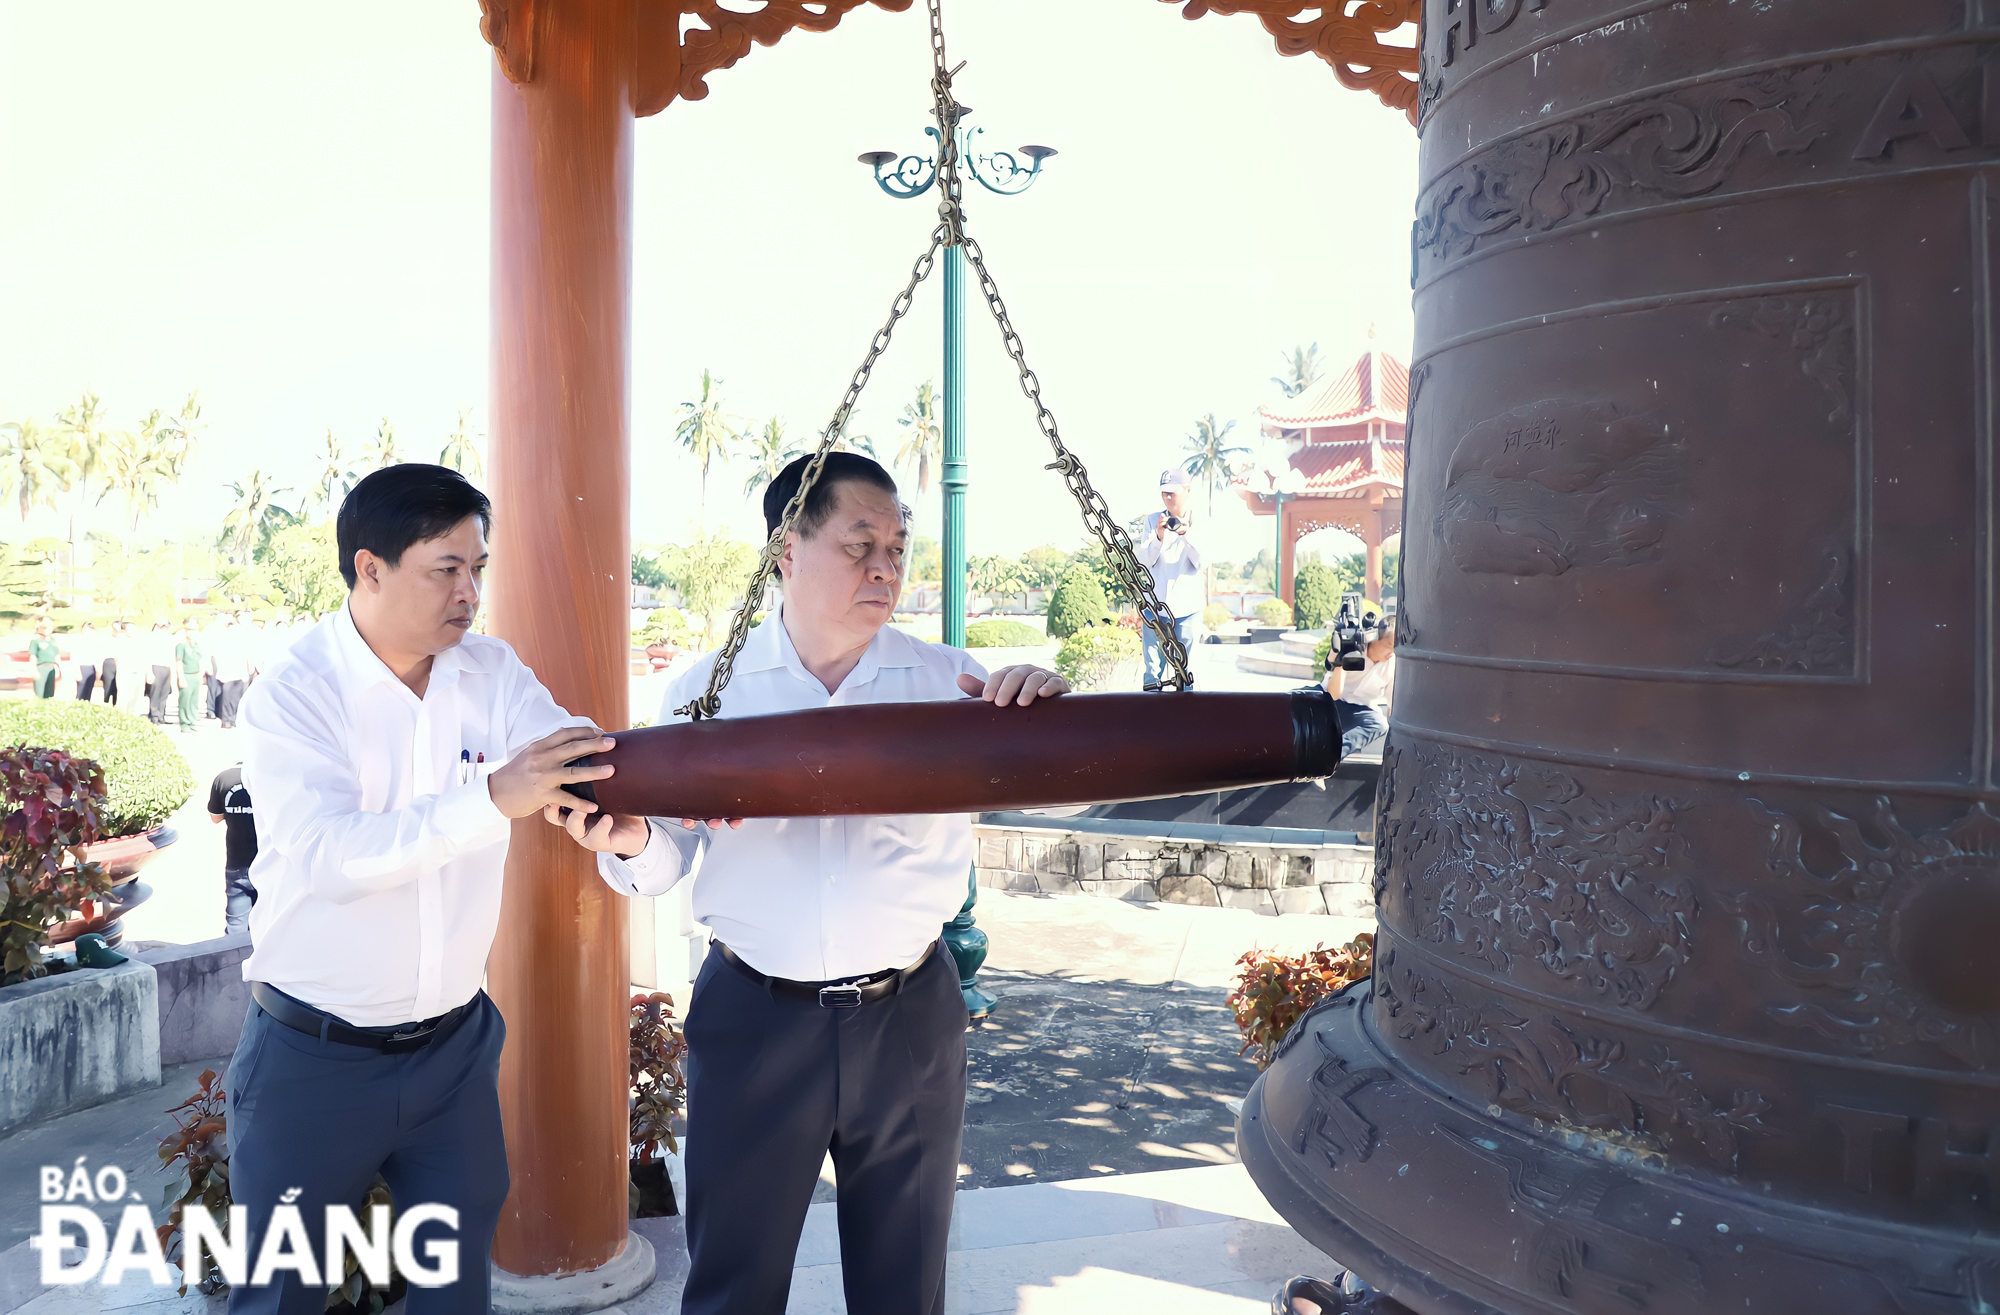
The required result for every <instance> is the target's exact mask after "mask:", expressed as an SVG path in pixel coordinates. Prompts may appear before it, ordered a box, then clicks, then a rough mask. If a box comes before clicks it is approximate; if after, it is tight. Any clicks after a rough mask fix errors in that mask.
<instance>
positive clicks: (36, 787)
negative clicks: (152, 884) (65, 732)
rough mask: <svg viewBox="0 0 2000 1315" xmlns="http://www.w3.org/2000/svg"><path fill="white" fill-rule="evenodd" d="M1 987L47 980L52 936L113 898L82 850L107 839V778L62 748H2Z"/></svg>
mask: <svg viewBox="0 0 2000 1315" xmlns="http://www.w3.org/2000/svg"><path fill="white" fill-rule="evenodd" d="M0 805H4V806H5V809H6V818H5V820H4V821H0V879H4V881H5V886H4V887H0V896H4V898H0V947H4V949H5V952H6V957H5V960H4V965H0V984H4V985H8V986H11V985H13V984H14V983H15V982H22V981H26V980H28V979H29V978H31V977H40V976H42V975H43V974H44V973H45V972H46V971H47V969H45V968H44V967H43V966H42V947H43V946H44V945H46V944H47V943H48V929H49V927H51V926H52V925H54V924H56V923H59V922H62V921H63V920H65V919H67V918H72V917H75V916H76V915H77V914H78V913H81V912H82V911H83V903H84V901H85V900H89V899H102V898H103V897H104V896H106V895H108V894H110V893H111V879H110V878H109V877H108V876H106V875H105V872H104V869H103V868H101V867H99V866H98V865H97V864H95V863H88V862H85V861H84V860H83V852H82V851H83V846H85V845H87V844H89V843H90V842H91V841H93V840H96V839H97V838H99V837H100V836H102V835H103V834H105V833H104V831H103V828H102V824H101V822H100V814H99V810H100V809H102V808H103V806H104V774H103V772H102V771H101V770H100V769H99V768H98V766H97V764H96V763H93V762H90V761H88V760H87V759H83V758H76V757H72V756H71V755H69V754H67V753H64V752H63V751H62V750H60V749H37V748H25V747H22V748H13V749H0Z"/></svg>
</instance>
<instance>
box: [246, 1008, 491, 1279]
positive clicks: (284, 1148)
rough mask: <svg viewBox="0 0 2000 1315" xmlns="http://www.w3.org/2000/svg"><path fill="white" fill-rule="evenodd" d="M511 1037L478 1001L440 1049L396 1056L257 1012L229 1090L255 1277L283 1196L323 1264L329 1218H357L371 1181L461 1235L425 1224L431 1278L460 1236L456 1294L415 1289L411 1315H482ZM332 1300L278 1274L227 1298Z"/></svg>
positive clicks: (421, 1243) (420, 1255) (419, 1241)
mask: <svg viewBox="0 0 2000 1315" xmlns="http://www.w3.org/2000/svg"><path fill="white" fill-rule="evenodd" d="M506 1036H507V1025H506V1023H505V1022H503V1021H502V1020H501V1017H500V1010H499V1008H498V1006H496V1005H495V1004H494V1003H493V1002H492V1001H491V1000H489V999H487V997H486V993H485V992H484V991H482V992H480V993H479V994H478V995H477V996H475V997H473V1001H472V1006H471V1008H470V1009H468V1010H467V1011H466V1014H465V1016H464V1017H463V1018H462V1019H460V1020H459V1022H458V1024H457V1026H456V1027H454V1028H453V1029H452V1031H451V1033H450V1034H449V1035H448V1036H446V1037H444V1038H443V1039H442V1040H439V1041H435V1042H433V1043H431V1044H430V1045H428V1046H426V1047H424V1048H423V1049H422V1050H413V1051H410V1052H408V1053H406V1054H395V1055H392V1054H384V1053H383V1052H382V1051H380V1050H375V1049H373V1048H371V1047H367V1046H349V1045H342V1044H341V1043H339V1042H337V1041H322V1040H320V1039H319V1038H317V1037H312V1036H307V1035H306V1034H305V1033H303V1032H297V1031H294V1030H292V1029H291V1028H289V1027H286V1026H285V1025H284V1024H283V1023H280V1022H278V1021H277V1020H275V1019H273V1018H272V1017H271V1016H270V1015H269V1014H266V1013H265V1012H264V1011H263V1010H262V1009H260V1008H259V1007H257V1006H256V1005H255V1004H252V1005H251V1006H250V1016H249V1018H248V1019H247V1020H246V1021H245V1022H244V1025H243V1036H242V1039H241V1040H239V1041H238V1042H237V1043H236V1054H235V1057H234V1058H232V1059H231V1060H230V1062H229V1074H228V1077H227V1079H226V1082H225V1087H224V1090H226V1091H227V1092H228V1093H229V1149H230V1155H229V1185H230V1192H231V1196H232V1199H233V1200H234V1202H235V1204H237V1205H241V1206H245V1207H247V1208H248V1211H249V1220H248V1223H249V1227H250V1251H249V1255H250V1265H251V1268H252V1269H253V1270H254V1268H255V1265H256V1259H257V1255H258V1253H259V1252H260V1251H261V1250H262V1248H263V1237H264V1230H265V1227H266V1225H267V1224H268V1223H269V1221H270V1215H271V1210H272V1209H273V1208H274V1207H275V1206H276V1205H277V1204H278V1201H279V1199H280V1197H281V1196H283V1195H285V1194H286V1193H288V1192H290V1191H292V1190H294V1189H296V1190H297V1191H298V1193H299V1194H298V1195H297V1196H296V1197H293V1198H291V1199H292V1201H293V1203H294V1204H296V1205H298V1206H299V1208H300V1213H301V1215H302V1216H303V1218H304V1222H305V1224H306V1228H307V1230H308V1232H309V1233H310V1234H311V1237H312V1245H313V1254H314V1256H315V1257H318V1258H320V1259H322V1260H323V1259H324V1257H325V1246H326V1240H325V1228H326V1207H327V1206H328V1205H330V1204H337V1205H348V1206H359V1205H360V1203H361V1199H362V1197H364V1196H366V1195H367V1193H368V1186H369V1184H370V1183H372V1182H374V1181H375V1175H376V1174H377V1173H380V1174H381V1175H382V1176H383V1177H384V1178H385V1179H386V1180H387V1181H388V1183H389V1192H390V1195H391V1196H392V1197H394V1199H395V1203H396V1206H397V1208H398V1209H407V1208H408V1207H410V1206H413V1205H421V1204H424V1203H426V1202H433V1201H434V1202H437V1203H438V1204H440V1205H448V1206H452V1207H455V1208H456V1209H457V1210H458V1231H457V1233H456V1234H453V1233H452V1232H451V1230H449V1229H447V1228H446V1227H444V1226H443V1225H442V1224H438V1223H430V1224H425V1225H424V1226H423V1227H422V1228H421V1229H420V1230H419V1231H418V1233H417V1235H416V1238H415V1246H414V1248H413V1250H414V1251H415V1253H416V1257H417V1259H418V1261H419V1262H420V1263H423V1264H426V1265H428V1264H430V1263H432V1262H431V1261H430V1260H429V1259H428V1254H427V1250H426V1245H425V1244H426V1243H427V1242H429V1241H430V1240H432V1239H434V1238H435V1239H445V1238H450V1237H453V1236H455V1237H456V1238H457V1241H458V1273H459V1279H458V1282H456V1283H453V1284H450V1285H448V1286H445V1287H434V1288H422V1287H417V1286H415V1285H414V1284H413V1285H412V1286H411V1287H410V1290H409V1299H408V1302H407V1309H408V1310H409V1312H410V1315H486V1312H487V1307H488V1304H489V1303H488V1291H489V1288H490V1276H489V1274H488V1273H487V1265H488V1259H489V1257H490V1256H491V1254H492V1250H493V1229H494V1227H495V1226H496V1225H497V1224H498V1223H499V1220H500V1205H501V1202H503V1201H504V1200H506V1198H507V1181H508V1180H507V1147H506V1143H505V1141H504V1139H503V1137H502V1135H501V1131H500V1093H499V1077H500V1047H501V1044H502V1043H503V1042H504V1041H505V1040H506ZM360 1218H361V1223H362V1226H363V1227H364V1228H365V1227H366V1226H367V1224H368V1219H367V1217H366V1216H365V1215H362V1216H360ZM336 1277H338V1276H336ZM327 1286H328V1285H326V1284H321V1285H319V1286H318V1287H315V1288H308V1287H307V1286H306V1285H304V1284H302V1283H300V1282H299V1276H298V1274H297V1273H296V1272H294V1271H290V1270H287V1271H284V1272H283V1273H282V1274H280V1275H278V1276H276V1277H275V1280H274V1281H273V1282H272V1283H270V1284H269V1285H267V1286H265V1287H252V1286H248V1285H245V1286H242V1287H236V1288H232V1289H231V1290H230V1293H229V1313H230V1315H320V1312H321V1311H323V1310H325V1308H326V1288H327Z"/></svg>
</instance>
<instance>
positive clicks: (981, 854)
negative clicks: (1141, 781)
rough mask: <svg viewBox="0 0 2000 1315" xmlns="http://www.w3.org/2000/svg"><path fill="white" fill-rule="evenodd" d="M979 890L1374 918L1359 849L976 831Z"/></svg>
mask: <svg viewBox="0 0 2000 1315" xmlns="http://www.w3.org/2000/svg"><path fill="white" fill-rule="evenodd" d="M977 832H978V837H979V850H978V858H977V859H976V860H975V866H976V867H977V870H978V873H979V884H980V885H982V886H986V887H989V888H992V889H995V890H1013V891H1025V892H1029V893H1037V892H1039V893H1042V894H1050V895H1057V894H1062V895H1104V896H1109V897H1110V898H1112V899H1124V900H1138V901H1149V900H1160V901H1163V902H1165V903H1168V904H1202V905H1207V906H1209V907H1211V908H1229V909H1250V910H1253V911H1254V912H1257V913H1271V914H1277V913H1330V914H1335V915H1339V916H1345V917H1370V916H1372V915H1373V914H1374V912H1375V887H1374V865H1375V855H1374V850H1373V849H1372V848H1371V847H1370V846H1367V845H1320V846H1315V847H1287V846H1284V845H1261V844H1260V845H1226V844H1209V843H1201V842H1191V841H1181V840H1155V839H1141V838H1133V837H1123V836H1106V835H1097V834H1090V833H1080V832H1073V831H1062V830H1058V829H1055V828H1050V829H1047V830H1041V829H1036V830H1018V829H1011V828H1006V827H994V826H982V827H979V828H977Z"/></svg>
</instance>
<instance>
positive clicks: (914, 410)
mask: <svg viewBox="0 0 2000 1315" xmlns="http://www.w3.org/2000/svg"><path fill="white" fill-rule="evenodd" d="M896 423H897V424H899V425H901V426H902V427H903V428H904V429H905V430H906V431H907V432H906V433H905V435H904V438H903V446H902V447H900V448H898V449H897V450H896V465H897V467H898V468H901V467H903V466H915V467H916V468H917V492H918V493H928V492H929V491H930V487H931V463H932V462H934V461H935V462H937V463H938V464H939V465H942V464H943V462H944V426H943V425H941V424H940V423H939V421H938V399H937V395H936V393H934V392H933V391H932V389H931V381H930V380H928V379H926V380H924V381H923V382H922V383H920V384H918V385H917V400H916V401H914V402H910V403H907V404H905V405H904V407H903V415H902V418H901V419H899V420H897V421H896Z"/></svg>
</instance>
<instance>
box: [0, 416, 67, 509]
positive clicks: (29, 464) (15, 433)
mask: <svg viewBox="0 0 2000 1315" xmlns="http://www.w3.org/2000/svg"><path fill="white" fill-rule="evenodd" d="M0 433H3V434H5V435H6V437H5V439H4V440H0V460H4V462H5V466H4V468H0V487H4V489H5V490H6V492H7V493H10V494H13V495H15V496H16V497H17V498H18V499H19V501H20V505H21V519H22V521H24V522H25V521H26V520H27V519H28V513H29V512H31V511H33V510H34V509H35V506H36V504H37V503H39V504H41V505H42V506H45V507H51V508H53V507H54V506H55V505H56V494H57V493H58V492H61V493H67V492H69V489H70V485H71V483H72V482H73V481H74V480H75V478H76V468H75V466H74V465H72V464H71V462H70V457H69V445H68V444H67V443H65V442H63V441H62V439H61V437H60V436H59V435H57V434H54V433H52V432H50V431H49V430H46V429H43V428H42V427H41V426H40V425H38V424H36V423H35V422H34V421H32V420H15V421H9V422H8V423H7V424H4V425H0Z"/></svg>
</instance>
